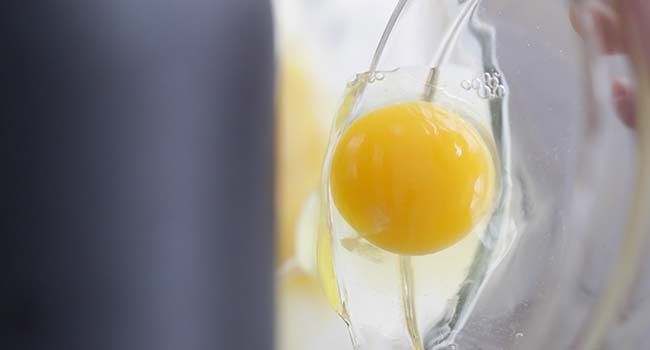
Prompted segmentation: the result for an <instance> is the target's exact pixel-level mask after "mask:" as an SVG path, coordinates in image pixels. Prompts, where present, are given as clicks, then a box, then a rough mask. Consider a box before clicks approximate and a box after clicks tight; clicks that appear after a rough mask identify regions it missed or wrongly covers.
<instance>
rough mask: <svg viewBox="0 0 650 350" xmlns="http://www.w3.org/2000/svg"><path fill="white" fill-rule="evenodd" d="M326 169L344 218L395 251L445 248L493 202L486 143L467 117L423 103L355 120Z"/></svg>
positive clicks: (491, 165) (411, 252) (416, 252)
mask: <svg viewBox="0 0 650 350" xmlns="http://www.w3.org/2000/svg"><path fill="white" fill-rule="evenodd" d="M330 171H331V173H330V185H331V193H332V197H333V200H334V204H335V205H336V207H337V208H338V210H339V212H340V213H341V215H342V216H343V218H344V219H345V220H346V221H347V222H348V223H349V224H350V225H351V226H352V227H353V228H354V229H355V230H357V231H358V232H359V233H360V234H361V235H362V236H364V237H365V238H366V239H368V240H369V241H370V242H372V243H373V244H375V245H377V246H379V247H380V248H383V249H385V250H388V251H391V252H394V253H398V254H404V255H422V254H428V253H433V252H437V251H440V250H442V249H444V248H447V247H449V246H451V245H452V244H454V243H456V242H458V241H459V240H461V239H462V238H463V237H465V235H467V234H468V233H469V232H471V230H472V228H473V227H474V226H475V225H476V224H477V223H478V222H479V221H480V220H481V219H482V218H484V217H485V216H486V215H487V214H488V213H489V212H490V210H491V209H492V202H493V196H494V192H495V170H494V162H493V160H492V157H491V154H490V152H489V150H488V148H487V146H486V144H485V142H484V141H483V139H482V138H481V136H480V135H479V134H478V132H477V131H476V130H475V129H474V128H473V127H472V126H471V125H470V124H469V123H468V122H467V121H465V120H463V119H462V118H461V117H459V116H457V115H455V114H452V113H450V112H449V111H446V110H444V109H442V108H440V107H438V106H434V105H432V104H430V103H426V102H408V103H401V104H396V105H391V106H388V107H384V108H381V109H378V110H375V111H373V112H370V113H368V114H367V115H365V116H362V117H361V118H359V119H357V120H356V121H354V122H353V123H352V124H351V125H350V126H349V128H348V129H347V130H346V131H345V132H344V134H343V136H342V137H341V139H340V141H339V143H338V144H337V146H336V149H335V151H334V155H333V158H332V165H331V170H330Z"/></svg>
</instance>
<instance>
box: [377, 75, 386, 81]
mask: <svg viewBox="0 0 650 350" xmlns="http://www.w3.org/2000/svg"><path fill="white" fill-rule="evenodd" d="M385 77H386V76H385V75H384V73H377V74H375V79H377V80H378V81H382V80H384V78H385Z"/></svg>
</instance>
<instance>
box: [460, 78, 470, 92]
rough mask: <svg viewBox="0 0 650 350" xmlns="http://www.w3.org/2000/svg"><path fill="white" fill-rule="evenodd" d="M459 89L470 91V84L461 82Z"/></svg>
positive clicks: (467, 81) (466, 81)
mask: <svg viewBox="0 0 650 350" xmlns="http://www.w3.org/2000/svg"><path fill="white" fill-rule="evenodd" d="M460 87H462V88H463V89H465V90H471V89H472V83H471V82H470V81H469V80H463V81H461V82H460Z"/></svg>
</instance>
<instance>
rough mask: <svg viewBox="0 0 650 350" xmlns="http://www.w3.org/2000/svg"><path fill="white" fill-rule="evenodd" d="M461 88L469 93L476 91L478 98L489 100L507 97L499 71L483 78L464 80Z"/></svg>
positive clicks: (486, 74)
mask: <svg viewBox="0 0 650 350" xmlns="http://www.w3.org/2000/svg"><path fill="white" fill-rule="evenodd" d="M460 87H462V88H463V89H465V90H467V91H470V90H475V91H476V94H477V95H478V97H480V98H483V99H488V100H491V99H495V98H503V97H504V96H505V95H506V87H505V86H504V85H503V81H502V76H501V73H499V72H497V71H494V72H492V73H490V72H485V73H483V75H482V76H481V77H477V78H474V79H472V80H463V81H461V82H460Z"/></svg>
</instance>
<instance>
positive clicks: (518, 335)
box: [515, 332, 524, 338]
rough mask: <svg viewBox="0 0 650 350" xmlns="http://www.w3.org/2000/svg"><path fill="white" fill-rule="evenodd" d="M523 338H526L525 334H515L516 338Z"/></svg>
mask: <svg viewBox="0 0 650 350" xmlns="http://www.w3.org/2000/svg"><path fill="white" fill-rule="evenodd" d="M523 336H524V333H521V332H519V333H517V334H515V337H517V338H523Z"/></svg>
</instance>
